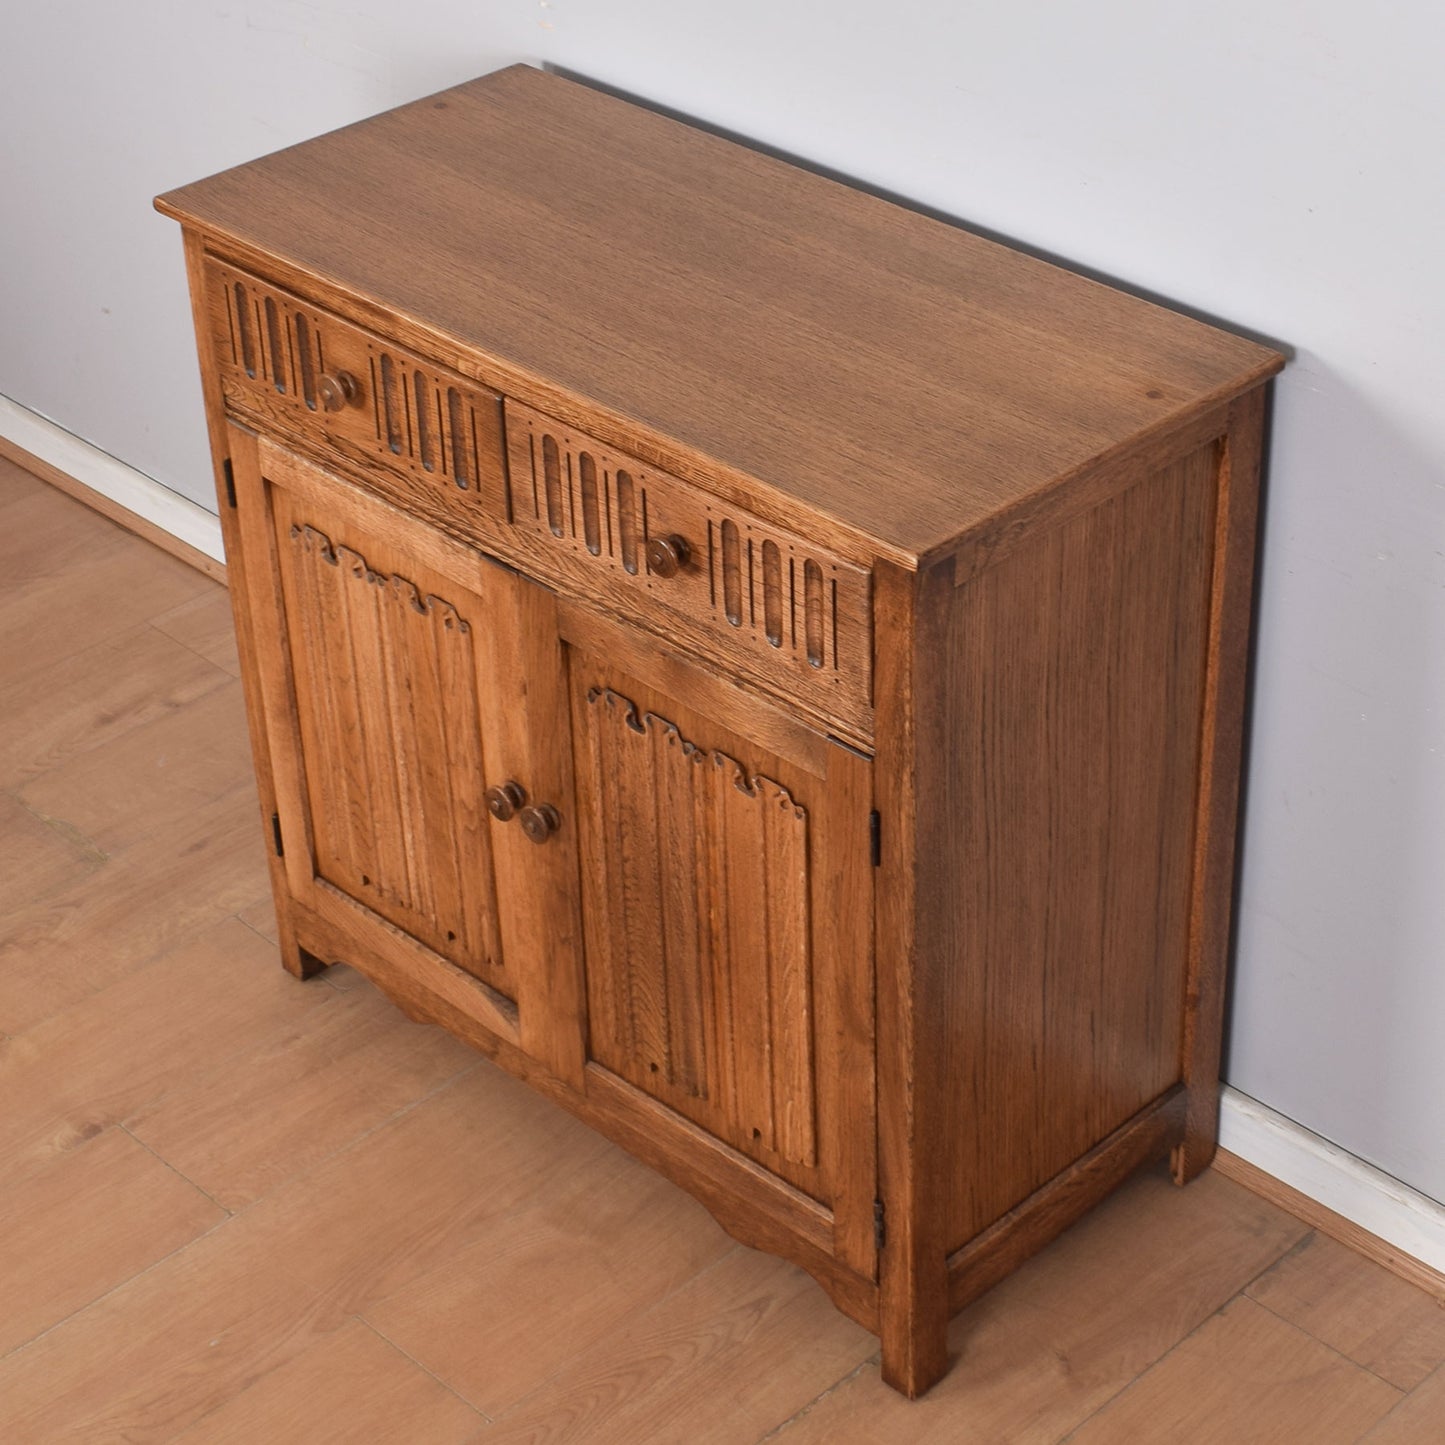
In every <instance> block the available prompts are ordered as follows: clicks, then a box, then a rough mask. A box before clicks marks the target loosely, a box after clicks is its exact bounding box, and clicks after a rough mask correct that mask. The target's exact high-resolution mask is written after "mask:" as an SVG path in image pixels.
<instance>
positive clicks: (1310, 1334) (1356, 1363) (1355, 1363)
mask: <svg viewBox="0 0 1445 1445" xmlns="http://www.w3.org/2000/svg"><path fill="white" fill-rule="evenodd" d="M1245 1298H1246V1299H1248V1300H1249V1302H1250V1304H1252V1305H1254V1306H1255V1307H1256V1308H1257V1309H1262V1310H1264V1311H1265V1313H1266V1314H1270V1315H1273V1316H1274V1318H1275V1319H1277V1320H1278V1321H1279V1322H1280V1323H1281V1324H1282V1325H1286V1326H1288V1327H1289V1328H1290V1329H1292V1330H1297V1331H1298V1332H1299V1333H1300V1334H1302V1335H1304V1336H1305V1338H1306V1339H1310V1340H1313V1341H1314V1342H1315V1343H1316V1344H1317V1345H1319V1346H1320V1347H1321V1348H1322V1349H1326V1350H1328V1351H1329V1352H1330V1353H1331V1354H1332V1355H1334V1356H1335V1357H1336V1358H1337V1359H1341V1360H1343V1361H1344V1362H1345V1363H1346V1364H1347V1365H1349V1366H1351V1367H1352V1368H1354V1369H1356V1370H1359V1371H1361V1372H1362V1373H1363V1374H1366V1375H1369V1376H1370V1378H1371V1379H1374V1380H1378V1381H1379V1382H1380V1383H1381V1384H1382V1385H1384V1386H1385V1387H1386V1388H1387V1389H1391V1390H1396V1391H1398V1392H1399V1395H1400V1398H1401V1399H1404V1398H1405V1397H1406V1396H1408V1395H1409V1394H1410V1391H1409V1390H1407V1389H1405V1387H1404V1386H1403V1385H1397V1384H1396V1383H1395V1382H1394V1381H1393V1380H1387V1379H1386V1378H1385V1377H1384V1376H1383V1375H1382V1374H1380V1373H1379V1372H1378V1371H1377V1370H1372V1369H1371V1368H1370V1367H1369V1366H1368V1365H1366V1364H1364V1363H1363V1362H1362V1361H1360V1360H1357V1359H1355V1358H1354V1356H1352V1355H1347V1354H1346V1353H1345V1352H1344V1351H1343V1350H1341V1349H1339V1348H1337V1347H1336V1346H1334V1345H1332V1344H1331V1343H1330V1342H1329V1341H1328V1340H1322V1339H1321V1338H1320V1337H1319V1336H1318V1335H1317V1334H1315V1333H1314V1331H1313V1330H1307V1329H1306V1328H1305V1327H1304V1326H1303V1325H1302V1324H1299V1323H1298V1322H1297V1321H1295V1320H1292V1319H1289V1318H1287V1317H1286V1316H1284V1315H1282V1314H1280V1312H1279V1311H1278V1310H1277V1309H1274V1308H1273V1307H1272V1306H1270V1305H1267V1304H1265V1302H1264V1301H1263V1300H1257V1299H1255V1298H1254V1296H1253V1295H1246V1296H1245ZM1428 1378H1429V1376H1428V1375H1427V1376H1426V1379H1428ZM1416 1388H1418V1386H1417V1387H1416ZM1395 1403H1396V1404H1399V1401H1398V1400H1397V1401H1396V1402H1395ZM1390 1408H1391V1409H1394V1406H1393V1405H1392V1406H1391V1407H1390Z"/></svg>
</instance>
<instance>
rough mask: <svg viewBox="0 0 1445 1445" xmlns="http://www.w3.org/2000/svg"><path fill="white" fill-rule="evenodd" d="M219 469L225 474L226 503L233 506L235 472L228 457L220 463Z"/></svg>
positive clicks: (234, 503) (234, 500) (234, 499)
mask: <svg viewBox="0 0 1445 1445" xmlns="http://www.w3.org/2000/svg"><path fill="white" fill-rule="evenodd" d="M221 470H222V471H223V472H224V473H225V475H226V504H227V505H228V506H231V507H234V506H235V505H236V473H235V471H234V470H233V469H232V467H231V459H230V457H227V458H226V460H225V461H224V462H222V463H221Z"/></svg>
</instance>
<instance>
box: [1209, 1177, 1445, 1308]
mask: <svg viewBox="0 0 1445 1445" xmlns="http://www.w3.org/2000/svg"><path fill="white" fill-rule="evenodd" d="M1214 1168H1216V1169H1218V1171H1219V1172H1220V1173H1221V1174H1223V1175H1224V1177H1225V1178H1226V1179H1233V1180H1234V1181H1235V1182H1236V1183H1237V1184H1242V1185H1244V1187H1245V1188H1246V1189H1252V1190H1253V1191H1254V1192H1255V1193H1256V1194H1258V1195H1260V1196H1261V1198H1264V1199H1268V1200H1269V1201H1270V1203H1271V1204H1277V1205H1278V1206H1279V1207H1280V1208H1281V1209H1286V1210H1288V1211H1289V1212H1290V1213H1291V1214H1293V1215H1294V1216H1295V1217H1296V1218H1297V1219H1302V1220H1304V1222H1305V1223H1306V1224H1308V1225H1309V1226H1310V1227H1311V1228H1312V1229H1317V1230H1319V1231H1320V1233H1321V1234H1327V1235H1329V1237H1330V1238H1331V1239H1337V1240H1339V1242H1340V1243H1341V1244H1343V1245H1346V1246H1347V1247H1348V1248H1350V1249H1352V1250H1354V1251H1355V1253H1357V1254H1360V1255H1363V1256H1364V1257H1365V1258H1366V1259H1368V1260H1372V1261H1373V1262H1374V1263H1375V1264H1378V1265H1382V1266H1383V1267H1384V1268H1385V1269H1387V1270H1389V1271H1390V1273H1391V1274H1393V1275H1396V1276H1398V1277H1399V1278H1400V1279H1403V1280H1405V1281H1406V1282H1407V1283H1408V1284H1412V1285H1414V1286H1415V1288H1416V1289H1422V1290H1424V1291H1425V1293H1426V1294H1429V1295H1433V1296H1434V1298H1435V1299H1437V1300H1439V1301H1440V1302H1441V1303H1442V1305H1445V1274H1442V1273H1441V1272H1440V1271H1439V1270H1438V1269H1432V1268H1431V1267H1430V1266H1429V1265H1428V1264H1426V1263H1425V1261H1424V1260H1423V1259H1417V1258H1416V1257H1415V1256H1414V1255H1412V1254H1406V1253H1405V1252H1404V1251H1403V1250H1401V1249H1399V1248H1397V1247H1396V1246H1395V1245H1393V1244H1391V1243H1390V1242H1389V1241H1388V1240H1385V1239H1382V1238H1381V1237H1380V1236H1379V1235H1378V1234H1371V1233H1370V1231H1369V1230H1367V1229H1364V1228H1362V1227H1361V1226H1360V1225H1358V1224H1356V1223H1355V1222H1354V1220H1352V1219H1346V1218H1345V1216H1344V1215H1343V1214H1336V1213H1335V1212H1334V1210H1333V1209H1326V1208H1325V1206H1324V1205H1323V1204H1321V1203H1320V1202H1319V1201H1318V1200H1317V1199H1311V1198H1310V1197H1309V1195H1307V1194H1301V1193H1300V1192H1299V1190H1298V1189H1292V1188H1291V1187H1290V1186H1289V1185H1288V1184H1286V1183H1285V1182H1284V1180H1282V1179H1276V1178H1275V1177H1274V1175H1272V1174H1266V1173H1265V1172H1264V1171H1263V1170H1262V1169H1260V1168H1259V1167H1258V1166H1256V1165H1254V1164H1251V1163H1249V1162H1248V1160H1245V1159H1241V1158H1240V1157H1239V1155H1237V1154H1231V1153H1230V1152H1229V1151H1228V1150H1227V1149H1220V1150H1218V1151H1217V1152H1216V1154H1215V1156H1214Z"/></svg>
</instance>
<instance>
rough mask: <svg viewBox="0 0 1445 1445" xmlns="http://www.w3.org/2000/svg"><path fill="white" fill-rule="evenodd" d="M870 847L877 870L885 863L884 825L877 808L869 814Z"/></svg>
mask: <svg viewBox="0 0 1445 1445" xmlns="http://www.w3.org/2000/svg"><path fill="white" fill-rule="evenodd" d="M868 846H869V848H871V849H872V852H873V866H874V867H875V868H876V867H878V865H879V864H880V863H882V861H883V823H882V819H880V818H879V816H878V809H877V808H874V810H873V811H872V812H871V813H869V814H868Z"/></svg>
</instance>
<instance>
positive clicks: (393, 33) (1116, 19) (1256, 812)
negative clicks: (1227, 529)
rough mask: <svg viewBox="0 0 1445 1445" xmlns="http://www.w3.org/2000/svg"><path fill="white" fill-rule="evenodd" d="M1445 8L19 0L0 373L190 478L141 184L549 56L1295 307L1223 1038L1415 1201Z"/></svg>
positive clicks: (146, 189)
mask: <svg viewBox="0 0 1445 1445" xmlns="http://www.w3.org/2000/svg"><path fill="white" fill-rule="evenodd" d="M1442 55H1445V11H1442V10H1441V8H1440V7H1439V6H1438V5H1436V4H1433V3H1431V0H1387V3H1386V4H1383V5H1374V6H1360V5H1359V4H1357V3H1356V0H1308V3H1306V0H1279V3H1276V4H1273V5H1260V4H1258V3H1257V0H1251V3H1246V0H1194V3H1190V4H1181V3H1167V0H1166V3H1162V4H1160V3H1155V4H1151V5H1144V4H1142V3H1133V4H1131V3H1129V0H1094V3H1093V4H1090V5H1078V6H1063V5H1053V6H1043V5H1039V4H1033V5H1029V4H1027V3H1025V4H1019V5H1000V4H998V3H996V0H989V3H983V0H968V3H962V4H954V5H945V6H938V5H935V6H914V7H903V8H898V7H892V6H889V7H883V6H869V5H865V4H863V3H862V0H832V3H830V4H823V3H821V0H813V3H797V0H794V3H788V0H767V3H764V0H729V3H726V4H718V3H704V0H672V3H669V4H660V3H655V0H593V3H591V4H584V3H582V0H411V3H409V4H406V5H396V4H394V3H393V4H387V5H381V4H379V3H375V0H319V3H302V0H231V3H230V4H229V5H226V6H211V5H197V4H185V3H181V0H171V3H164V0H131V3H129V4H126V5H110V4H99V3H91V4H83V3H78V0H47V3H46V4H44V5H27V6H23V7H12V9H11V11H10V13H9V14H8V15H7V17H6V46H5V55H4V58H3V59H0V71H3V73H0V125H3V134H4V136H5V148H4V153H3V156H0V208H3V215H4V221H3V230H0V246H3V248H4V255H3V270H0V392H3V393H5V394H7V395H9V396H11V397H12V398H14V399H15V400H17V401H19V402H22V403H23V404H25V405H27V406H29V407H32V408H34V409H36V410H39V411H41V412H43V413H45V414H47V415H49V416H51V417H53V418H54V419H56V420H58V421H60V422H61V423H62V424H63V425H65V426H67V427H69V428H70V429H72V430H74V431H76V432H78V433H80V434H81V435H83V436H85V437H87V438H89V439H90V440H92V441H93V442H95V443H97V444H98V445H100V446H101V447H103V448H105V449H107V450H109V451H111V452H114V453H115V454H116V455H118V456H120V457H122V458H123V459H124V460H126V461H128V462H130V463H131V464H133V465H134V466H136V467H139V468H141V469H142V470H144V471H146V472H148V473H150V474H151V475H153V476H155V477H157V478H159V479H160V480H162V481H164V482H166V483H168V484H169V485H170V486H172V487H174V488H175V489H177V490H178V491H181V492H184V493H186V494H188V495H190V496H192V497H205V496H208V494H209V485H210V484H209V480H208V478H207V476H206V463H205V459H204V450H203V445H202V436H201V430H200V426H199V423H198V417H199V395H198V388H197V383H196V380H195V372H194V365H193V363H192V361H191V357H190V344H191V343H190V338H189V334H188V318H187V313H186V305H185V299H184V294H183V288H182V284H181V272H180V247H179V241H178V239H177V236H176V234H175V230H174V228H173V227H172V226H170V225H169V224H168V223H166V222H164V221H162V220H161V219H160V218H159V217H157V216H155V215H153V214H152V213H151V212H150V210H149V198H150V196H151V195H152V194H153V193H154V192H156V191H158V190H161V189H164V188H167V187H169V186H172V185H175V184H178V183H180V182H183V181H186V180H190V179H193V178H195V177H197V176H199V175H202V174H205V173H207V172H210V171H213V170H217V169H219V168H221V167H223V166H226V165H229V164H231V163H233V162H235V161H239V160H241V159H244V158H247V157H250V156H252V155H255V154H259V153H261V152H264V151H267V150H272V149H275V148H276V147H277V146H280V145H282V144H285V143H287V142H289V141H292V140H297V139H300V138H302V137H304V136H307V135H310V134H313V133H315V132H317V131H319V130H322V129H327V128H330V127H332V126H335V125H339V124H342V123H344V122H346V121H349V120H352V119H354V118H356V117H359V116H362V115H365V114H368V113H370V112H372V111H375V110H378V109H381V108H383V107H385V106H388V105H391V104H393V103H396V102H399V101H401V100H404V99H409V98H411V97H413V96H416V95H419V94H423V93H425V92H427V91H429V90H433V89H436V88H439V87H441V86H443V85H447V84H450V83H452V82H454V81H457V80H461V79H463V78H465V77H467V76H470V75H473V74H477V73H480V72H482V71H486V70H490V69H493V68H495V67H497V66H499V65H503V64H507V63H510V62H511V61H514V60H519V59H524V60H531V61H534V62H543V61H545V62H550V63H554V64H558V65H561V66H564V67H567V68H569V69H571V70H574V71H577V72H580V73H583V74H586V75H589V76H592V77H594V78H596V79H598V80H602V81H605V82H608V83H610V84H612V85H615V86H618V87H620V88H623V89H626V90H630V91H633V92H635V93H637V94H639V95H643V96H647V97H649V98H651V99H653V100H655V101H657V102H660V103H663V104H666V105H670V106H672V107H675V108H676V109H679V110H681V111H684V112H687V113H690V114H692V115H695V116H697V117H700V118H703V119H706V120H708V121H710V122H713V123H715V124H718V125H721V126H723V127H727V128H730V129H733V130H735V131H737V132H740V133H742V134H744V135H747V136H751V137H754V138H756V139H758V140H760V141H764V142H766V143H768V144H770V145H772V146H776V147H779V148H781V149H783V150H786V151H790V152H794V153H796V154H798V155H800V156H803V157H807V158H810V159H811V160H813V161H815V162H818V163H821V164H823V165H826V166H830V167H833V168H836V169H837V170H838V171H841V172H844V173H846V174H849V175H852V176H854V177H857V178H859V179H861V180H864V181H867V182H869V183H871V184H874V185H876V186H880V187H884V188H887V189H889V190H891V191H894V192H898V193H900V194H902V195H904V196H907V197H910V198H912V199H913V200H915V201H917V202H920V203H924V204H927V205H929V206H932V207H936V208H939V209H940V210H942V211H945V212H947V213H949V214H952V215H955V216H957V217H960V218H965V219H967V220H968V221H970V222H972V223H975V224H977V225H980V226H984V227H987V228H991V229H993V230H996V231H998V232H1000V233H1003V234H1005V235H1007V236H1011V237H1013V238H1016V239H1018V240H1020V241H1022V242H1024V243H1027V244H1029V245H1031V246H1035V247H1038V248H1041V249H1043V250H1046V251H1049V252H1052V253H1056V254H1058V255H1060V256H1063V257H1067V258H1070V259H1071V260H1072V261H1073V262H1075V263H1076V264H1078V265H1081V266H1084V267H1088V268H1093V269H1096V270H1098V271H1100V272H1103V273H1106V274H1109V275H1112V276H1116V277H1118V278H1122V279H1124V280H1126V281H1128V282H1129V283H1131V284H1133V285H1135V286H1137V287H1139V288H1142V289H1145V290H1147V291H1150V292H1154V293H1158V294H1159V295H1161V296H1164V297H1168V298H1171V299H1173V300H1174V301H1175V302H1177V303H1178V304H1181V305H1185V306H1188V307H1191V308H1196V309H1198V310H1200V311H1203V312H1205V313H1210V314H1213V315H1216V316H1219V317H1221V318H1225V319H1227V320H1229V321H1231V322H1233V323H1235V324H1237V325H1239V326H1241V327H1247V328H1251V329H1253V330H1256V331H1258V332H1260V333H1262V334H1264V335H1266V336H1269V337H1273V338H1278V339H1282V340H1285V341H1287V342H1289V343H1290V344H1291V345H1292V346H1294V347H1295V348H1297V356H1296V359H1295V361H1294V363H1293V365H1292V366H1291V368H1290V369H1289V371H1288V372H1287V373H1286V375H1285V377H1284V378H1283V380H1282V382H1281V383H1280V385H1279V387H1278V392H1277V405H1276V411H1275V419H1274V438H1273V460H1272V467H1271V473H1270V501H1269V512H1268V526H1267V533H1266V541H1265V550H1264V566H1263V578H1262V595H1261V619H1260V637H1259V658H1258V664H1259V665H1258V687H1257V696H1256V704H1255V714H1254V735H1253V750H1252V765H1251V770H1250V778H1249V813H1248V828H1247V835H1246V847H1245V855H1244V877H1243V897H1242V912H1241V918H1240V929H1239V934H1240V936H1239V961H1238V976H1237V979H1236V985H1235V995H1234V1017H1233V1031H1232V1043H1231V1049H1230V1055H1229V1063H1228V1073H1229V1077H1230V1079H1231V1081H1232V1082H1233V1083H1234V1084H1235V1085H1236V1086H1237V1087H1239V1088H1241V1089H1243V1090H1244V1091H1245V1092H1247V1093H1250V1094H1252V1095H1254V1096H1256V1097H1257V1098H1259V1099H1261V1100H1263V1101H1264V1102H1266V1103H1268V1104H1269V1105H1271V1106H1272V1107H1274V1108H1275V1109H1277V1110H1279V1111H1281V1112H1283V1113H1285V1114H1287V1115H1289V1116H1291V1117H1293V1118H1295V1119H1297V1120H1299V1121H1300V1122H1302V1123H1304V1124H1306V1125H1308V1126H1309V1127H1310V1128H1311V1129H1314V1130H1316V1131H1317V1132H1319V1133H1321V1134H1324V1135H1325V1136H1326V1137H1328V1138H1330V1139H1333V1140H1334V1141H1336V1142H1337V1143H1339V1144H1341V1145H1342V1146H1343V1147H1345V1148H1346V1149H1348V1150H1350V1151H1352V1152H1354V1153H1356V1154H1359V1155H1361V1156H1363V1157H1364V1158H1366V1159H1368V1160H1370V1161H1371V1162H1373V1163H1375V1164H1377V1165H1379V1166H1380V1167H1382V1168H1384V1169H1386V1170H1388V1171H1389V1172H1391V1173H1393V1174H1395V1175H1397V1176H1399V1177H1400V1178H1402V1179H1404V1180H1406V1181H1407V1182H1409V1183H1411V1184H1413V1185H1414V1186H1415V1187H1416V1188H1417V1189H1420V1190H1422V1191H1424V1192H1426V1193H1429V1194H1431V1195H1433V1196H1434V1197H1435V1198H1436V1199H1442V1200H1445V1050H1442V1049H1441V1048H1440V1046H1439V1041H1440V1037H1441V1024H1442V1020H1445V968H1442V967H1441V946H1442V938H1445V928H1442V924H1445V886H1442V882H1445V751H1442V738H1441V717H1442V705H1445V668H1442V658H1445V648H1442V640H1445V639H1442V633H1445V590H1442V589H1445V407H1442V405H1441V402H1440V397H1441V386H1442V381H1441V378H1442V377H1445V341H1442V338H1445V283H1442V280H1441V274H1440V259H1439V252H1440V237H1441V235H1442V233H1445V186H1442V183H1441V166H1440V160H1439V151H1440V144H1441V141H1442V138H1445V86H1442V85H1441V84H1440V83H1439V80H1438V76H1437V75H1436V73H1435V72H1436V70H1437V68H1438V64H1439V60H1440V57H1441V56H1442Z"/></svg>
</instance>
